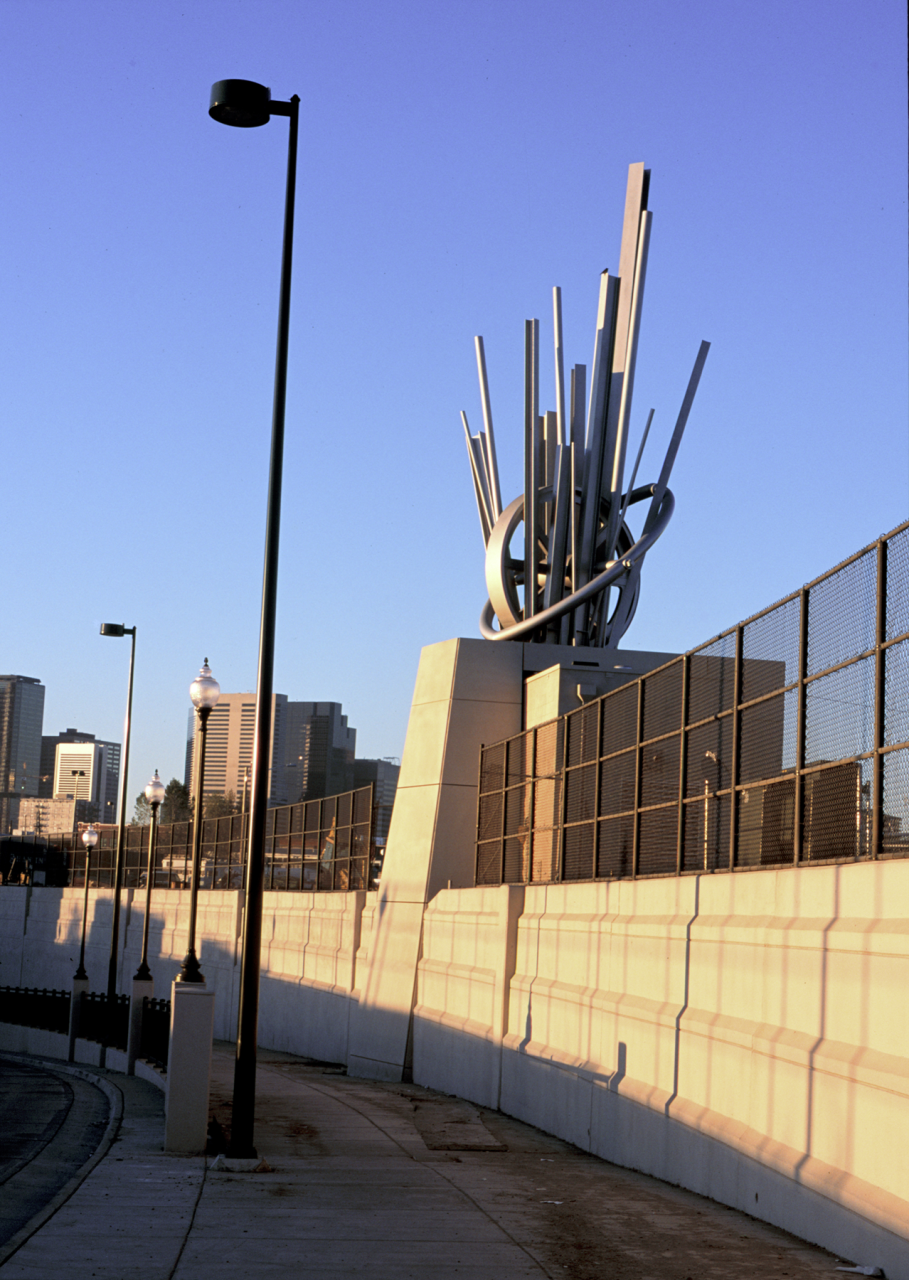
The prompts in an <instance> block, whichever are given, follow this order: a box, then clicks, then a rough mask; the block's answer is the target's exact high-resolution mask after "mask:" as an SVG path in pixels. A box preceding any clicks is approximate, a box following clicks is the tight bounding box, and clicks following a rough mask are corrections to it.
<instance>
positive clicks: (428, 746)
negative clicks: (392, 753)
mask: <svg viewBox="0 0 909 1280" xmlns="http://www.w3.org/2000/svg"><path fill="white" fill-rule="evenodd" d="M450 708H451V703H450V702H448V701H444V702H422V703H420V704H419V706H413V707H411V709H410V719H409V720H408V722H407V738H406V741H405V743H404V755H403V756H402V758H401V772H400V775H399V777H398V792H400V791H401V789H402V788H404V787H423V786H427V785H432V784H433V783H437V782H438V781H439V779H440V778H441V776H442V765H443V762H444V760H445V739H446V736H447V733H448V718H449V711H450Z"/></svg>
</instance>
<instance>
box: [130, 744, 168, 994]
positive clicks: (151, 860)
mask: <svg viewBox="0 0 909 1280" xmlns="http://www.w3.org/2000/svg"><path fill="white" fill-rule="evenodd" d="M145 798H146V800H147V801H148V803H149V804H150V805H151V825H150V827H149V829H148V870H147V871H146V873H145V920H144V921H143V923H142V960H141V963H140V964H139V968H138V969H137V970H136V981H138V982H151V980H152V976H151V970H150V969H149V967H148V924H149V920H150V919H151V896H152V884H153V883H154V879H155V844H156V837H157V833H158V809H159V808H160V805H161V802H162V801H163V799H164V783H163V782H162V781H161V779H160V778H159V777H158V770H157V769H156V770H155V776H154V777H153V778H152V780H151V782H150V783H149V784H148V786H147V787H146V788H145Z"/></svg>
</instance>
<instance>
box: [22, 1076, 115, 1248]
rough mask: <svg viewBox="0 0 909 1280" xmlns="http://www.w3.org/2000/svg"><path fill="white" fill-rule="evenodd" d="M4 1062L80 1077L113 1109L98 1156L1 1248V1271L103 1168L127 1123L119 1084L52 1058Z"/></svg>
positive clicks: (99, 1145)
mask: <svg viewBox="0 0 909 1280" xmlns="http://www.w3.org/2000/svg"><path fill="white" fill-rule="evenodd" d="M0 1058H2V1059H3V1060H4V1061H6V1062H21V1063H23V1064H24V1065H25V1066H34V1067H40V1068H42V1070H45V1071H48V1072H50V1074H51V1075H62V1076H67V1075H69V1076H76V1077H78V1078H79V1079H81V1080H85V1081H87V1082H88V1083H89V1084H92V1085H94V1086H95V1087H96V1088H97V1089H99V1090H100V1092H101V1093H103V1094H104V1096H105V1097H106V1098H107V1101H108V1104H109V1106H110V1111H109V1114H108V1119H107V1127H106V1129H105V1130H104V1133H103V1135H102V1138H101V1141H100V1142H99V1143H98V1145H97V1147H96V1148H95V1150H94V1152H93V1153H92V1154H91V1155H90V1156H89V1158H88V1159H87V1160H86V1162H85V1163H84V1164H83V1165H81V1166H80V1168H79V1169H77V1170H76V1172H75V1173H74V1174H73V1176H72V1177H71V1178H70V1180H69V1182H67V1183H66V1184H65V1186H63V1187H61V1188H60V1190H59V1191H58V1192H57V1194H56V1195H55V1196H54V1197H53V1198H52V1199H51V1200H49V1201H48V1202H47V1204H46V1205H45V1206H44V1207H43V1208H42V1209H40V1210H39V1211H38V1213H36V1214H35V1216H34V1217H33V1218H31V1219H30V1220H29V1221H28V1222H27V1223H26V1224H25V1226H24V1227H20V1229H19V1230H18V1231H17V1232H16V1234H15V1235H14V1236H12V1237H11V1238H10V1239H9V1240H7V1242H6V1244H5V1245H3V1246H0V1267H2V1266H3V1264H4V1263H5V1262H6V1261H7V1260H8V1259H9V1258H11V1257H12V1256H13V1254H14V1253H15V1252H16V1251H17V1250H18V1249H21V1248H22V1246H23V1245H24V1244H25V1242H26V1240H28V1239H30V1238H31V1236H33V1235H34V1234H35V1232H36V1231H38V1230H39V1229H40V1228H41V1227H43V1226H44V1224H45V1223H46V1222H47V1221H49V1219H50V1218H52V1217H53V1216H54V1214H55V1213H56V1212H57V1210H58V1209H59V1208H61V1206H62V1205H64V1204H66V1202H67V1200H68V1199H69V1198H70V1196H71V1195H73V1193H74V1192H75V1191H77V1190H78V1189H79V1187H80V1186H81V1185H82V1183H83V1182H84V1181H85V1179H86V1178H87V1177H88V1175H89V1174H90V1173H91V1172H92V1170H93V1169H94V1168H95V1166H96V1165H98V1164H100V1163H101V1161H102V1160H103V1159H104V1157H105V1156H106V1155H107V1153H108V1151H110V1149H111V1146H112V1145H113V1141H114V1139H115V1138H116V1136H117V1133H118V1131H119V1129H120V1122H121V1121H122V1119H123V1094H122V1093H121V1092H120V1090H119V1089H118V1088H117V1086H116V1085H115V1084H111V1082H110V1081H109V1080H106V1079H105V1078H104V1077H103V1076H98V1075H95V1073H94V1072H93V1071H87V1070H85V1069H84V1068H83V1067H75V1066H71V1065H70V1064H69V1063H66V1062H56V1061H54V1060H53V1059H48V1058H30V1057H29V1056H28V1055H27V1054H24V1053H0Z"/></svg>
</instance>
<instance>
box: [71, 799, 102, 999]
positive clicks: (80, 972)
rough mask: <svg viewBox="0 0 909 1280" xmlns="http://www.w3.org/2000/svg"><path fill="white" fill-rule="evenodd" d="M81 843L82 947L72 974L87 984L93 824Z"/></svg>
mask: <svg viewBox="0 0 909 1280" xmlns="http://www.w3.org/2000/svg"><path fill="white" fill-rule="evenodd" d="M82 843H83V844H84V845H85V898H84V900H83V903H82V945H81V946H80V948H79V968H78V969H77V970H76V972H75V973H74V974H73V977H74V978H75V979H76V980H77V981H82V982H88V974H87V973H86V972H85V925H86V921H87V920H88V873H89V871H90V870H91V865H92V849H94V847H95V845H96V844H97V843H98V832H97V831H96V830H95V826H94V823H92V824H90V825H89V826H88V827H86V829H85V830H84V831H83V832H82Z"/></svg>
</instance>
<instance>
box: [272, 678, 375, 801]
mask: <svg viewBox="0 0 909 1280" xmlns="http://www.w3.org/2000/svg"><path fill="white" fill-rule="evenodd" d="M356 747H357V731H356V729H351V728H349V727H348V724H347V716H346V715H344V714H343V712H342V711H341V704H340V702H289V703H288V704H287V732H286V751H287V758H286V770H285V772H286V774H287V783H286V789H287V795H288V800H289V802H290V803H291V804H296V802H297V801H298V800H317V799H319V798H320V797H321V796H333V795H337V794H338V793H339V792H341V791H350V790H352V789H353V787H354V786H355V785H356V784H355V783H354V756H355V754H356Z"/></svg>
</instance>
